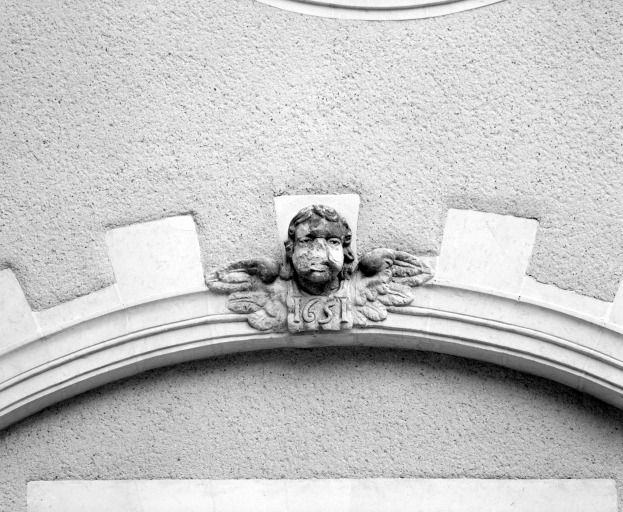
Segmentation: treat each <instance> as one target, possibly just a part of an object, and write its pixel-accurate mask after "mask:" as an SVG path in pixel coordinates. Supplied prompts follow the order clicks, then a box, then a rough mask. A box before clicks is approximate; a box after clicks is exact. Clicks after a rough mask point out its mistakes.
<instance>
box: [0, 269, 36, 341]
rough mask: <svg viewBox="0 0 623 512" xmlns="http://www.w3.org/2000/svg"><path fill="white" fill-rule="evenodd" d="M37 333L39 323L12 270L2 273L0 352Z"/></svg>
mask: <svg viewBox="0 0 623 512" xmlns="http://www.w3.org/2000/svg"><path fill="white" fill-rule="evenodd" d="M36 333H37V322H36V320H35V317H34V314H33V312H32V311H31V309H30V306H29V305H28V302H27V301H26V297H25V296H24V291H23V290H22V287H21V286H20V284H19V282H18V281H17V278H16V277H15V274H13V272H12V271H11V270H3V271H1V272H0V351H2V349H4V348H8V347H10V346H12V345H15V344H16V343H19V342H20V341H22V340H25V339H27V338H29V337H30V336H33V335H34V334H36Z"/></svg>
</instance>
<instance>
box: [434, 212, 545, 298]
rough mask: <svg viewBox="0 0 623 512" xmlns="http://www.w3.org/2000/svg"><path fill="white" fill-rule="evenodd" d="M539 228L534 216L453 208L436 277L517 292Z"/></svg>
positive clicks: (440, 279)
mask: <svg viewBox="0 0 623 512" xmlns="http://www.w3.org/2000/svg"><path fill="white" fill-rule="evenodd" d="M537 229H538V222H537V221H536V220H533V219H522V218H518V217H512V216H509V215H497V214H493V213H483V212H474V211H468V210H450V211H449V212H448V218H447V220H446V226H445V230H444V235H443V242H442V244H441V254H440V256H439V263H438V267H437V279H438V280H439V281H440V282H444V281H449V282H453V283H459V284H466V285H470V286H477V287H480V288H487V289H492V290H497V291H500V292H504V293H517V294H518V293H519V291H520V289H521V285H522V282H523V279H524V276H525V273H526V269H527V267H528V263H529V261H530V256H531V254H532V248H533V246H534V240H535V237H536V232H537Z"/></svg>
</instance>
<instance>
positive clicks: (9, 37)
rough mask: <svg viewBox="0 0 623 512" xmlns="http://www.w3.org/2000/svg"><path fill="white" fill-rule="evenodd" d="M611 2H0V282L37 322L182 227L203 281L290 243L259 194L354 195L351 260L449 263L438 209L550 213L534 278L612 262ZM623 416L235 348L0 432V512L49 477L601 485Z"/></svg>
mask: <svg viewBox="0 0 623 512" xmlns="http://www.w3.org/2000/svg"><path fill="white" fill-rule="evenodd" d="M622 39H623V3H621V2H619V1H618V0H593V1H586V0H582V1H581V0H538V1H536V0H507V1H506V2H502V3H500V4H497V5H494V6H491V7H487V8H484V9H480V10H476V11H469V12H465V13H462V14H458V15H452V16H448V17H443V18H435V19H429V20H421V21H411V22H397V23H370V22H354V21H338V20H331V19H323V18H312V17H305V16H301V15H297V14H293V13H290V12H285V11H280V10H277V9H274V8H271V7H268V6H266V5H262V4H258V3H255V2H253V1H251V0H237V1H231V0H210V1H199V0H188V1H174V2H164V1H163V2H156V1H154V2H146V1H138V2H125V3H124V2H119V1H112V0H102V1H98V2H86V1H69V0H67V1H64V2H61V1H57V2H52V1H51V2H34V1H28V0H20V1H19V2H18V1H14V0H5V1H4V2H2V4H1V5H0V120H1V123H2V124H1V129H0V178H1V180H0V266H8V267H10V268H13V269H14V270H15V271H16V273H17V275H18V277H19V279H20V282H21V283H22V285H23V286H24V288H25V290H26V292H27V295H28V299H29V301H30V303H31V305H32V306H33V307H34V308H36V309H45V308H47V307H50V306H53V305H56V304H58V303H59V302H64V301H67V300H69V299H71V298H73V297H76V296H79V295H83V294H86V293H89V292H91V291H94V290H96V289H98V288H101V287H103V286H106V285H108V284H110V283H112V281H113V275H112V271H111V268H110V263H109V261H108V260H107V256H106V254H107V253H106V248H105V244H104V233H105V231H106V230H107V229H109V228H110V227H113V226H119V225H125V224H129V223H133V222H138V221H142V220H146V219H156V218H162V217H164V216H170V215H175V214H178V213H185V212H192V213H193V215H194V218H195V220H196V222H197V224H198V227H199V234H200V237H201V240H202V244H203V245H202V251H203V254H202V257H203V261H204V264H205V267H206V270H209V269H212V268H214V267H216V266H219V265H221V264H222V263H223V262H225V261H228V260H232V259H237V258H239V257H247V256H253V255H258V254H273V253H276V252H277V249H278V247H277V239H276V230H275V221H274V213H273V201H272V200H273V196H274V195H278V194H295V193H345V192H355V193H359V194H360V195H361V199H362V207H361V215H360V227H359V240H358V242H359V243H358V247H359V250H361V251H365V250H367V249H370V248H372V247H375V246H387V247H394V248H400V249H405V250H409V251H411V252H414V253H418V254H436V253H437V252H438V251H439V243H440V239H441V234H442V228H443V223H444V217H445V214H446V211H447V209H448V208H451V207H452V208H472V209H478V210H482V211H490V212H496V213H508V214H514V215H519V216H527V217H533V218H537V219H538V220H539V221H540V230H539V233H538V235H537V246H536V248H535V253H534V255H533V260H532V262H531V265H530V269H529V272H530V273H531V274H532V275H533V276H535V277H536V278H537V279H539V280H541V281H543V282H548V283H549V282H551V283H555V284H557V285H558V286H560V287H563V288H568V289H573V290H575V291H577V292H580V293H584V294H587V295H591V296H595V297H598V298H602V299H607V300H611V299H612V298H613V296H614V293H615V292H616V288H617V286H618V282H619V280H620V278H621V273H622V270H623V230H622V229H621V220H622V218H623V202H622V201H621V197H622V196H623V173H622V172H621V164H622V160H623V148H622V145H623V142H622V141H623V137H622V133H623V126H622V124H623V122H622V121H621V120H622V119H623V41H622ZM622 447H623V416H622V415H621V412H619V411H617V410H615V409H613V408H611V407H609V406H606V405H604V404H603V403H601V402H599V401H597V400H594V399H592V398H589V397H586V396H584V395H582V394H579V393H576V392H574V391H571V390H569V389H567V388H564V387H562V386H559V385H557V384H552V383H549V382H546V381H543V380H541V379H537V378H533V377H530V376H526V375H522V374H519V373H515V372H512V371H510V370H505V369H501V368H497V367H493V366H488V365H485V364H480V363H474V362H469V361H465V360H461V359H456V358H450V357H444V356H438V355H431V354H422V353H416V352H401V351H391V350H385V351H383V350H366V349H359V350H353V349H335V350H312V351H293V352H288V351H276V352H266V353H257V354H246V355H239V356H230V357H226V358H220V359H214V360H209V361H204V362H196V363H192V364H187V365H182V366H177V367H173V368H169V369H164V370H159V371H154V372H150V373H147V374H143V375H140V376H137V377H135V378H132V379H129V380H126V381H123V382H120V383H116V384H113V385H110V386H106V387H104V388H100V389H97V390H94V391H92V392H90V393H88V394H85V395H82V396H80V397H77V398H75V399H73V400H71V401H68V402H65V403H63V404H60V405H58V406H55V407H53V408H50V409H48V410H46V411H43V412H42V413H39V414H37V415H35V416H33V417H31V418H29V419H27V420H24V421H23V422H21V423H19V424H17V425H15V426H13V427H10V428H9V429H7V430H5V431H3V432H0V461H1V463H0V510H2V511H11V512H12V511H14V510H15V511H20V512H22V511H24V510H25V489H26V488H25V484H26V482H27V481H29V480H35V479H45V480H50V479H55V478H87V479H90V478H244V477H255V478H260V477H266V478H281V477H288V478H312V477H342V476H343V477H359V478H365V477H383V476H385V477H398V476H405V477H462V476H468V477H492V478H495V477H499V478H550V477H551V478H565V477H577V478H591V477H603V478H616V479H617V482H618V484H619V493H620V494H621V495H623V490H622V488H621V485H622V483H623V451H622Z"/></svg>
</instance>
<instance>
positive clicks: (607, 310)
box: [0, 196, 623, 428]
mask: <svg viewBox="0 0 623 512" xmlns="http://www.w3.org/2000/svg"><path fill="white" fill-rule="evenodd" d="M330 199H331V197H329V196H327V197H325V198H324V200H326V201H329V200H330ZM339 199H340V200H341V201H342V202H344V201H345V199H344V198H343V197H340V198H339ZM537 229H538V223H537V222H536V221H535V220H532V219H521V218H516V217H512V216H502V215H495V214H490V213H482V212H474V211H467V210H450V211H449V212H448V216H447V220H446V225H445V228H444V236H443V240H442V244H441V251H440V256H439V257H438V258H437V259H435V260H434V261H433V260H431V261H430V264H433V265H435V266H436V271H435V276H436V277H435V278H434V279H433V281H431V282H429V283H428V284H426V285H424V286H420V287H418V288H416V289H415V290H414V293H413V300H412V302H410V303H408V305H404V304H403V305H401V306H400V307H392V306H389V307H388V308H387V309H388V311H389V313H388V316H387V318H386V319H385V320H383V321H376V322H373V323H370V324H368V325H367V326H366V327H359V328H353V329H345V330H339V331H333V332H316V331H313V330H312V331H306V332H300V333H297V334H290V333H281V332H267V331H260V330H257V329H255V328H253V327H251V325H249V323H248V322H247V320H249V318H248V317H249V315H247V314H241V313H240V311H238V312H237V313H232V312H231V311H230V310H229V307H231V303H228V297H227V296H225V295H222V294H216V293H213V292H212V291H210V290H208V288H207V286H206V284H205V282H204V274H203V268H202V265H201V260H200V251H199V243H198V238H197V232H196V229H195V225H194V222H193V219H192V218H191V217H190V216H180V217H172V218H168V219H163V220H160V221H154V222H148V223H144V224H137V225H134V226H128V227H123V228H117V229H114V230H112V231H109V232H108V234H107V236H106V242H107V245H108V248H109V257H110V261H111V264H112V267H113V270H114V273H115V278H116V283H115V285H113V286H111V287H109V288H106V289H104V290H100V291H98V292H95V293H92V294H91V295H87V296H85V297H81V298H78V299H75V300H73V301H70V302H68V303H65V304H61V305H59V306H56V307H54V308H51V309H49V310H45V311H41V312H32V311H31V309H30V307H29V305H28V303H27V301H26V299H25V297H24V293H23V291H22V289H21V287H20V285H19V284H18V282H17V280H16V279H15V276H14V275H13V273H12V272H11V271H10V270H4V271H1V272H0V428H4V427H6V426H8V425H10V424H11V423H14V422H15V421H18V420H20V419H22V418H24V417H26V416H28V415H30V414H32V413H34V412H37V411H39V410H41V409H43V408H44V407H47V406H49V405H52V404H54V403H56V402H59V401H61V400H64V399H66V398H69V397H71V396H74V395H76V394H79V393H81V392H84V391H87V390H89V389H92V388H94V387H97V386H100V385H102V384H106V383H108V382H112V381H114V380H117V379H120V378H123V377H128V376H131V375H134V374H136V373H139V372H142V371H145V370H148V369H152V368H156V367H160V366H164V365H169V364H175V363H179V362H183V361H189V360H192V359H198V358H205V357H211V356H216V355H220V354H227V353H233V352H242V351H252V350H260V349H271V348H279V347H297V348H307V347H321V346H353V345H362V346H371V347H396V348H407V349H415V350H427V351H435V352H441V353H446V354H452V355H457V356H462V357H466V358H471V359H477V360H481V361H487V362H491V363H495V364H499V365H501V366H506V367H509V368H513V369H517V370H520V371H525V372H528V373H532V374H535V375H539V376H542V377H546V378H549V379H552V380H554V381H557V382H560V383H563V384H566V385H568V386H570V387H573V388H575V389H578V390H580V391H583V392H587V393H590V394H592V395H594V396H597V397H599V398H601V399H602V400H604V401H606V402H609V403H611V404H614V405H615V406H617V407H620V408H623V292H621V291H619V293H618V294H617V296H616V298H615V300H614V302H613V303H608V302H603V301H599V300H597V299H593V298H590V297H585V296H582V295H579V294H576V293H574V292H570V291H564V290H561V289H559V288H557V287H555V286H551V285H545V284H541V283H537V282H536V281H535V280H534V279H532V278H530V277H528V276H526V274H525V272H526V268H527V266H528V263H529V260H530V255H531V253H532V248H533V244H534V240H535V236H536V232H537ZM383 251H385V249H383ZM163 261H165V262H167V264H166V265H164V266H163ZM158 293H160V294H163V295H160V296H157V295H155V294H158ZM358 325H359V324H358ZM362 325H366V324H362Z"/></svg>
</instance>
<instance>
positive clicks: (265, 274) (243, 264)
mask: <svg viewBox="0 0 623 512" xmlns="http://www.w3.org/2000/svg"><path fill="white" fill-rule="evenodd" d="M280 267H281V266H280V264H279V263H277V262H276V261H273V260H269V259H254V260H242V261H237V262H235V263H231V264H229V265H227V266H226V267H225V268H223V269H221V270H217V271H215V272H212V273H211V274H210V275H209V276H207V278H206V283H207V285H208V288H209V289H210V290H212V291H213V292H216V293H226V294H229V300H228V301H227V307H228V308H229V309H230V311H233V312H234V313H240V314H248V315H249V316H248V317H247V321H248V322H249V325H250V326H251V327H254V328H255V329H258V330H260V331H276V332H284V331H286V330H287V320H288V309H287V306H286V293H287V291H286V285H285V281H283V280H282V279H280V278H279V270H280Z"/></svg>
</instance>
